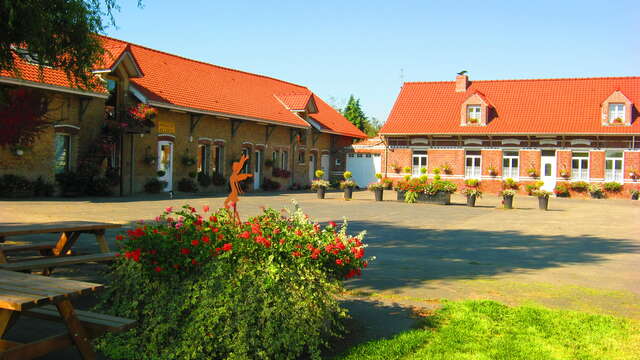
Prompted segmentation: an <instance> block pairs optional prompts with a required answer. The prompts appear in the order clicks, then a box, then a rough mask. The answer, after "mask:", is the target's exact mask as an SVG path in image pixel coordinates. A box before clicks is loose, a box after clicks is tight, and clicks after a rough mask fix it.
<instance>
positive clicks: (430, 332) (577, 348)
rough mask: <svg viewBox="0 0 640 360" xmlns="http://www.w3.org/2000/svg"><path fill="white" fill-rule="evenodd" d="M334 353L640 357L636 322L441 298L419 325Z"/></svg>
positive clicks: (406, 359)
mask: <svg viewBox="0 0 640 360" xmlns="http://www.w3.org/2000/svg"><path fill="white" fill-rule="evenodd" d="M335 359H336V360H337V359H339V360H356V359H380V360H382V359H384V360H393V359H402V360H413V359H442V360H445V359H446V360H455V359H465V360H472V359H473V360H484V359H487V360H489V359H491V360H494V359H505V360H506V359H514V360H517V359H535V360H543V359H572V360H573V359H581V360H587V359H607V360H613V359H629V360H631V359H640V324H639V323H637V322H634V321H631V320H625V319H620V318H615V317H612V316H605V315H592V314H587V313H582V312H574V311H562V310H550V309H546V308H542V307H534V306H519V307H508V306H505V305H502V304H500V303H497V302H494V301H463V302H446V303H445V306H444V307H443V308H441V309H440V310H438V311H437V312H436V314H435V315H433V316H430V317H428V318H427V319H426V324H425V326H424V327H423V328H422V329H417V330H411V331H407V332H405V333H402V334H400V335H398V336H396V337H394V338H392V339H386V340H378V341H372V342H369V343H365V344H362V345H360V346H356V347H354V348H352V349H350V350H349V351H348V352H347V353H346V354H343V355H342V356H338V357H337V358H335Z"/></svg>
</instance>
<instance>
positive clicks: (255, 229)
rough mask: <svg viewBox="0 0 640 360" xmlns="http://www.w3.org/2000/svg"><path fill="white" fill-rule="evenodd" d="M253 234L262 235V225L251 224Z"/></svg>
mask: <svg viewBox="0 0 640 360" xmlns="http://www.w3.org/2000/svg"><path fill="white" fill-rule="evenodd" d="M251 232H252V233H254V234H259V235H262V231H261V230H260V224H251Z"/></svg>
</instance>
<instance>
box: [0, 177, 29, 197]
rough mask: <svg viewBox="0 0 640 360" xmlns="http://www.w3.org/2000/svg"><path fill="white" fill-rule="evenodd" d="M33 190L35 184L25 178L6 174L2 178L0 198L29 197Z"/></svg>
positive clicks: (0, 179)
mask: <svg viewBox="0 0 640 360" xmlns="http://www.w3.org/2000/svg"><path fill="white" fill-rule="evenodd" d="M33 190H34V189H33V183H32V182H31V181H29V179H27V178H25V177H22V176H19V175H12V174H6V175H3V176H2V177H1V178H0V196H6V197H21V196H25V197H29V196H31V195H32V194H33Z"/></svg>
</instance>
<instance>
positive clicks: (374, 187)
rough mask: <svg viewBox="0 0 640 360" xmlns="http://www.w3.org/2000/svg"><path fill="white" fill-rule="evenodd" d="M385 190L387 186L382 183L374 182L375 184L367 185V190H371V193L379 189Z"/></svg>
mask: <svg viewBox="0 0 640 360" xmlns="http://www.w3.org/2000/svg"><path fill="white" fill-rule="evenodd" d="M384 188H385V184H383V183H381V182H373V183H371V184H369V185H367V189H369V191H376V190H378V189H380V190H384Z"/></svg>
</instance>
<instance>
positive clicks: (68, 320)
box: [0, 270, 135, 360]
mask: <svg viewBox="0 0 640 360" xmlns="http://www.w3.org/2000/svg"><path fill="white" fill-rule="evenodd" d="M102 288H103V285H101V284H94V283H88V282H81V281H75V280H64V279H57V278H52V277H46V276H39V275H32V274H23V273H18V272H12V271H6V270H0V359H2V360H5V359H6V360H13V359H15V360H18V359H20V360H27V359H33V358H36V357H39V356H43V355H45V354H47V353H49V352H52V351H55V350H58V349H62V348H66V347H69V346H76V348H77V349H78V351H79V352H80V354H81V356H82V358H83V359H95V358H96V354H95V351H94V349H93V347H92V346H91V343H90V339H92V338H95V337H96V336H99V335H101V334H103V333H104V332H107V331H116V332H117V331H125V330H128V329H130V328H131V327H133V326H134V325H135V321H134V320H129V319H124V318H120V317H116V316H109V315H103V314H97V313H93V312H89V311H79V310H75V309H74V307H73V305H72V303H71V301H70V300H71V298H73V297H75V296H78V295H82V294H87V293H92V292H94V291H97V290H100V289H102ZM21 315H22V316H32V317H37V318H41V319H45V320H53V321H60V322H63V323H64V324H65V325H66V327H67V330H68V332H64V333H62V334H58V335H53V336H49V337H46V338H44V339H41V340H36V341H33V342H29V343H19V342H15V341H10V340H7V339H5V335H6V332H7V330H8V329H9V328H11V326H13V324H14V323H15V322H16V320H17V318H18V317H19V316H21Z"/></svg>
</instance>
